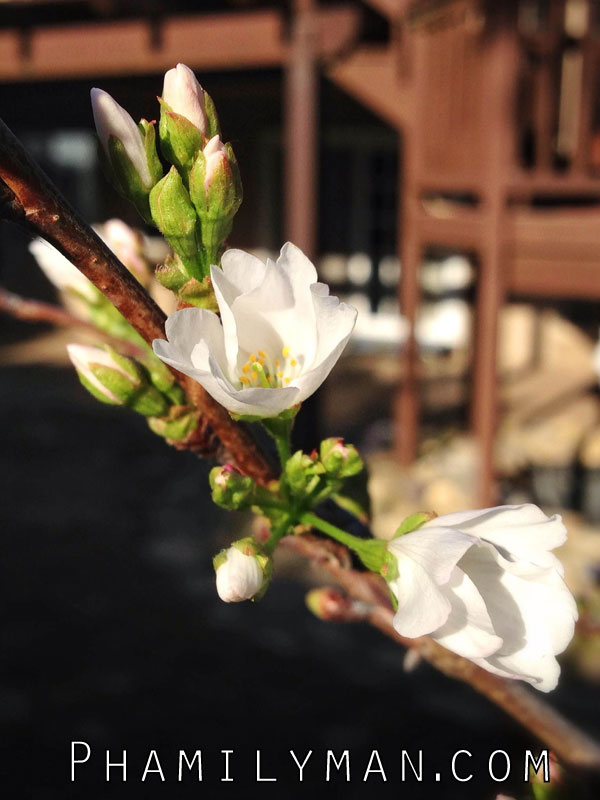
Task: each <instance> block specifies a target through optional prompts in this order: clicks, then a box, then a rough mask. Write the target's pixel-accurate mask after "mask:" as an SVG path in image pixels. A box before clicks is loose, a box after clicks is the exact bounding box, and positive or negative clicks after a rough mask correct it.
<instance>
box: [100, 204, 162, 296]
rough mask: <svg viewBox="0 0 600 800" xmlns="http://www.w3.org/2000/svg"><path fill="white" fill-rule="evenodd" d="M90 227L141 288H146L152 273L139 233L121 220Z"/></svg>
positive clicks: (110, 220)
mask: <svg viewBox="0 0 600 800" xmlns="http://www.w3.org/2000/svg"><path fill="white" fill-rule="evenodd" d="M92 227H93V228H94V230H95V231H96V233H97V234H98V236H99V237H100V238H101V239H102V241H103V242H104V243H105V244H106V245H107V246H108V247H109V248H110V249H111V250H112V252H113V253H114V254H115V255H116V256H117V258H118V259H119V261H121V262H122V263H123V264H124V266H126V267H127V269H128V270H129V271H130V272H131V274H132V275H134V276H135V277H136V278H137V280H138V281H139V282H140V283H141V284H142V286H144V287H148V285H149V283H150V281H151V278H152V272H151V270H150V263H149V261H148V259H147V258H146V256H145V255H144V249H143V246H144V243H143V239H142V235H141V233H140V232H139V231H137V230H134V229H133V228H130V227H129V225H127V224H126V223H125V222H123V220H122V219H109V220H107V221H106V222H103V223H100V224H98V225H93V226H92Z"/></svg>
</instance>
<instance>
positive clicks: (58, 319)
mask: <svg viewBox="0 0 600 800" xmlns="http://www.w3.org/2000/svg"><path fill="white" fill-rule="evenodd" d="M0 311H1V312H4V313H5V314H10V315H11V316H12V317H15V318H16V319H22V320H24V321H25V322H51V323H52V324H53V325H58V326H60V327H64V328H71V327H78V328H83V330H86V331H90V333H94V334H95V335H97V336H100V337H101V338H102V339H104V340H105V341H107V342H110V343H112V344H114V346H115V347H118V349H119V352H121V353H124V354H125V355H128V356H133V357H139V356H142V355H144V352H143V350H142V348H141V347H137V346H136V345H135V344H132V343H131V342H128V341H126V340H125V339H120V338H119V337H118V336H112V335H111V334H110V333H106V332H105V331H102V330H100V328H97V327H96V326H95V325H94V324H93V323H92V322H88V321H87V320H84V319H80V318H79V317H76V316H75V314H71V313H70V312H69V311H66V310H65V309H64V308H61V307H60V306H55V305H53V304H52V303H42V302H41V301H40V300H32V299H30V298H28V297H21V296H20V295H18V294H14V292H9V291H7V290H6V289H4V288H3V287H2V286H0Z"/></svg>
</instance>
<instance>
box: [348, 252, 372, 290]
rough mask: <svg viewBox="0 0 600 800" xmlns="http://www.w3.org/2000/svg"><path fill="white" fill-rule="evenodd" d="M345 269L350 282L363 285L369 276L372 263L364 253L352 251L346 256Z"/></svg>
mask: <svg viewBox="0 0 600 800" xmlns="http://www.w3.org/2000/svg"><path fill="white" fill-rule="evenodd" d="M347 270H348V280H349V281H350V283H353V284H355V285H356V286H364V285H365V284H366V283H368V282H369V279H370V277H371V273H372V271H373V263H372V261H371V259H370V257H369V256H368V255H367V254H366V253H353V254H352V255H351V256H350V257H349V258H348V262H347Z"/></svg>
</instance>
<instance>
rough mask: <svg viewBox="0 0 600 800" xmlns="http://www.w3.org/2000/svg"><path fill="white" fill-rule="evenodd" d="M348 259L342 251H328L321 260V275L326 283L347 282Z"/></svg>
mask: <svg viewBox="0 0 600 800" xmlns="http://www.w3.org/2000/svg"><path fill="white" fill-rule="evenodd" d="M347 261H348V259H347V258H346V256H344V255H342V254H341V253H327V254H326V255H324V256H323V257H322V258H321V259H320V261H319V277H320V278H321V279H322V280H323V281H325V283H345V282H346V275H347Z"/></svg>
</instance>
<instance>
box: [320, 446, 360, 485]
mask: <svg viewBox="0 0 600 800" xmlns="http://www.w3.org/2000/svg"><path fill="white" fill-rule="evenodd" d="M319 454H320V457H321V462H322V464H323V466H324V467H325V470H326V471H327V473H328V474H329V475H330V476H331V477H332V478H350V477H351V476H352V475H357V474H358V473H359V472H361V471H362V469H363V467H364V464H363V461H362V459H361V457H360V456H359V454H358V451H357V450H356V448H355V447H354V446H353V445H351V444H344V440H343V439H338V438H331V439H324V440H323V441H322V442H321V447H320V449H319Z"/></svg>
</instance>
